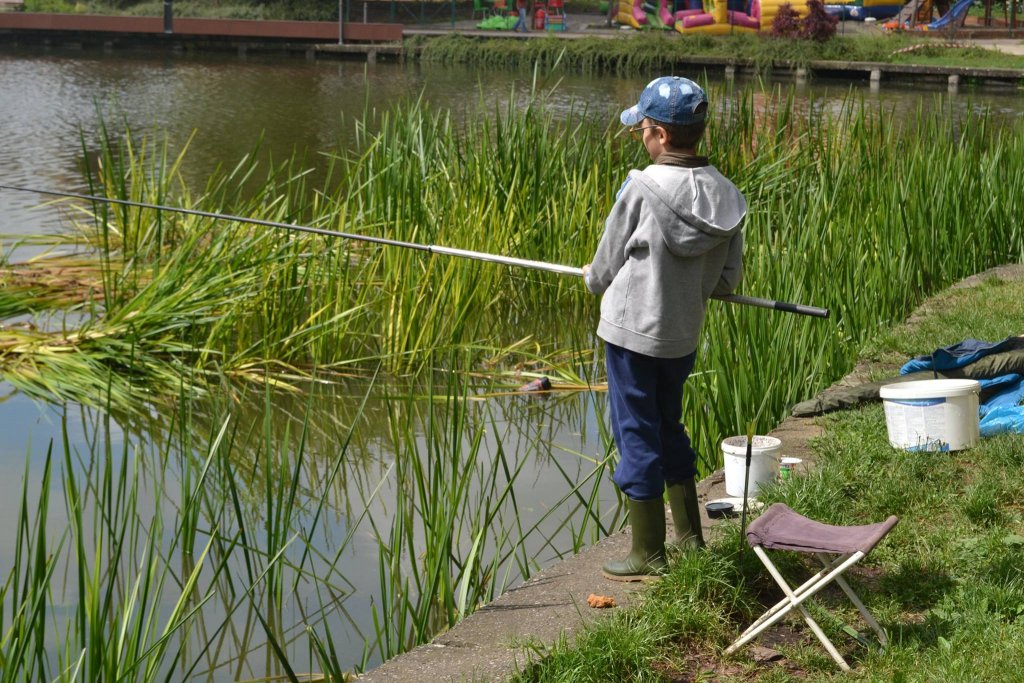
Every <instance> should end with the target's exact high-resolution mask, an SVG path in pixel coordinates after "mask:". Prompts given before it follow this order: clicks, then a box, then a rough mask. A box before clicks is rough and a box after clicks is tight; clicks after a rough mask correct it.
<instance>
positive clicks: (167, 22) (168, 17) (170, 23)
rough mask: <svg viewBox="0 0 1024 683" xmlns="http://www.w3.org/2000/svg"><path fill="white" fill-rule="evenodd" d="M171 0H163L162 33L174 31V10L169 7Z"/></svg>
mask: <svg viewBox="0 0 1024 683" xmlns="http://www.w3.org/2000/svg"><path fill="white" fill-rule="evenodd" d="M172 3H173V0H164V33H174V12H173V10H172V8H171V4H172Z"/></svg>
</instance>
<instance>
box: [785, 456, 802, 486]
mask: <svg viewBox="0 0 1024 683" xmlns="http://www.w3.org/2000/svg"><path fill="white" fill-rule="evenodd" d="M802 462H803V460H801V459H800V458H789V457H785V458H782V459H781V460H780V461H779V479H781V480H782V481H788V480H789V478H790V477H791V476H793V468H794V467H796V466H797V465H799V464H800V463H802Z"/></svg>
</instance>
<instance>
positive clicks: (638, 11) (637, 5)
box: [615, 0, 675, 30]
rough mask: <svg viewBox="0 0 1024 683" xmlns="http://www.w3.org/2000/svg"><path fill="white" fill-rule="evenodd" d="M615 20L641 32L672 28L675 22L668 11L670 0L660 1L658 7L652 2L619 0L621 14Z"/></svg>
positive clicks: (646, 0) (645, 0)
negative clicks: (642, 30) (646, 29)
mask: <svg viewBox="0 0 1024 683" xmlns="http://www.w3.org/2000/svg"><path fill="white" fill-rule="evenodd" d="M615 20H616V21H617V22H618V23H620V24H622V25H624V26H632V27H633V28H635V29H637V30H639V29H643V28H671V27H672V24H673V23H674V22H675V20H674V19H673V17H672V13H671V12H670V11H669V9H668V0H658V4H657V6H655V5H652V4H651V3H650V0H619V13H618V14H617V15H616V17H615Z"/></svg>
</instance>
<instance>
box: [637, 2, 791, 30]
mask: <svg viewBox="0 0 1024 683" xmlns="http://www.w3.org/2000/svg"><path fill="white" fill-rule="evenodd" d="M623 1H624V2H625V0H623ZM709 4H710V5H711V7H710V9H709V8H708V5H709ZM782 5H789V6H790V7H792V8H793V10H794V11H795V12H796V13H797V15H798V16H801V17H803V16H806V15H807V0H753V1H752V2H751V4H750V13H749V14H748V13H745V12H735V11H729V10H728V5H727V4H726V0H704V9H703V10H685V11H682V12H676V14H675V29H676V30H677V31H679V32H680V33H683V34H686V33H705V34H710V35H716V36H718V35H727V34H730V33H757V32H758V31H766V30H770V29H771V26H772V21H774V20H775V16H776V15H777V14H778V13H779V8H780V7H781V6H782ZM621 6H622V5H620V7H621Z"/></svg>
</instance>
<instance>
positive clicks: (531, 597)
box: [358, 264, 1024, 683]
mask: <svg viewBox="0 0 1024 683" xmlns="http://www.w3.org/2000/svg"><path fill="white" fill-rule="evenodd" d="M991 277H998V278H1000V279H1003V280H1024V264H1014V265H1008V266H1001V267H999V268H993V269H991V270H989V271H986V272H984V273H981V274H978V275H974V276H972V277H969V278H967V279H965V280H963V281H962V282H960V283H958V284H956V285H954V286H953V288H952V289H958V288H962V287H973V286H976V285H978V284H980V283H982V282H983V281H985V280H986V279H987V278H991ZM942 296H943V295H942V294H940V295H938V296H937V297H933V299H930V300H929V301H926V302H925V303H924V304H922V305H921V307H920V308H918V310H917V311H916V312H915V313H914V314H913V315H912V316H911V317H910V318H909V319H908V321H907V323H906V324H909V325H913V324H915V323H916V321H917V320H919V319H920V318H921V315H922V313H923V312H926V311H928V310H929V309H930V308H931V307H934V306H935V303H934V302H935V301H936V300H940V299H941V297H942ZM897 370H898V368H897V367H895V366H894V367H879V366H874V365H869V364H864V363H861V364H859V365H858V366H857V367H856V368H855V369H854V370H853V372H851V373H850V374H849V375H847V376H846V377H844V378H843V379H842V380H840V381H839V382H837V384H843V385H850V384H858V383H860V382H864V381H868V380H871V379H874V376H873V375H877V374H878V373H879V372H882V373H883V374H884V373H886V372H888V373H895V372H896V371H897ZM821 431H822V430H821V428H820V427H818V426H817V425H816V424H815V422H814V419H813V418H794V417H790V418H787V419H786V420H784V421H783V422H782V424H780V425H779V426H778V427H777V428H776V429H775V430H774V431H772V432H771V435H772V436H775V437H777V438H779V439H781V440H782V455H785V456H792V457H798V458H801V459H802V460H803V462H802V463H801V465H800V466H799V468H798V470H797V473H798V474H799V473H800V472H801V470H802V471H806V470H807V469H808V468H810V467H813V466H814V462H815V459H816V457H817V453H816V451H814V450H813V449H812V448H811V447H810V443H809V442H810V440H811V439H813V438H814V437H816V436H818V435H820V434H821ZM697 488H698V494H699V496H700V499H701V503H702V504H701V512H702V515H703V503H704V502H705V501H707V500H714V499H717V498H724V497H727V495H726V493H725V485H724V476H723V473H722V471H721V470H720V471H718V472H715V473H714V474H712V475H711V476H710V477H707V478H706V479H704V480H703V481H701V482H700V483H699V484H698V487H697ZM719 521H720V520H710V519H708V518H707V517H706V516H705V517H704V518H703V519H702V522H703V527H704V532H705V536H707V535H709V534H713V533H715V526H716V525H717V524H718V523H719ZM629 545H630V535H629V531H628V530H627V531H624V532H622V533H619V534H616V535H614V536H611V537H609V538H606V539H604V540H603V541H601V542H599V543H597V544H596V545H594V546H592V547H590V548H587V549H586V550H584V551H582V552H580V553H579V554H577V555H574V556H573V557H571V558H569V559H567V560H565V561H563V562H560V563H558V564H556V565H555V566H553V567H549V568H548V569H545V570H544V571H542V572H541V573H539V574H537V575H536V576H534V577H533V578H532V579H530V580H529V581H527V582H526V583H524V584H523V585H521V586H519V587H518V588H514V589H512V590H510V591H508V592H507V593H505V594H504V595H502V596H501V597H499V598H498V599H497V600H495V601H494V602H492V603H490V604H489V605H486V606H484V607H482V608H481V609H479V610H477V611H476V612H475V613H474V614H472V615H470V616H469V617H467V618H466V619H464V620H463V621H462V622H460V623H459V624H457V625H456V626H455V627H454V628H452V629H451V630H449V631H448V632H446V633H443V634H441V635H440V636H438V637H437V638H435V639H434V640H433V641H432V642H431V643H429V644H427V645H422V646H420V647H418V648H416V649H414V650H412V651H411V652H409V653H407V654H404V655H400V656H398V657H395V658H394V659H392V660H390V661H388V662H385V663H384V664H383V665H381V666H380V667H378V668H376V669H373V670H371V671H369V672H368V673H366V674H364V675H362V676H360V677H359V678H358V680H359V681H360V682H361V683H382V682H384V681H388V682H394V681H439V682H440V681H453V682H463V681H503V680H506V679H507V678H508V677H509V676H510V675H511V674H513V673H514V672H515V671H517V670H520V669H522V667H523V666H524V665H525V664H526V663H527V662H528V661H529V655H528V654H527V651H526V650H525V649H524V648H523V647H522V646H523V645H526V644H531V643H533V644H537V645H540V646H550V645H551V644H553V643H555V642H556V641H558V639H559V638H561V637H562V636H565V637H568V638H570V639H571V638H572V637H574V636H575V635H576V634H577V633H579V632H580V631H581V630H582V629H583V628H584V627H585V626H586V624H587V623H589V622H591V621H594V620H595V619H601V618H603V617H606V616H608V615H610V614H612V613H613V612H614V610H611V609H592V608H590V607H589V606H588V605H587V597H588V596H589V595H590V594H591V593H595V594H597V595H605V596H611V597H613V598H614V599H615V601H616V602H617V603H618V605H620V606H628V605H629V604H630V602H631V601H632V600H633V599H634V598H635V597H636V594H637V593H636V591H638V590H642V589H643V585H642V584H624V583H618V582H615V581H609V580H608V579H605V578H604V577H603V576H602V575H601V572H600V567H601V565H602V564H604V563H605V562H606V561H608V560H610V559H618V558H620V557H622V556H623V555H624V554H625V553H626V552H627V551H628V548H629Z"/></svg>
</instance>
